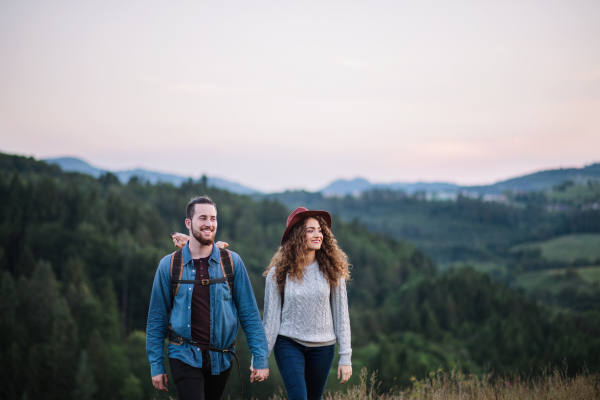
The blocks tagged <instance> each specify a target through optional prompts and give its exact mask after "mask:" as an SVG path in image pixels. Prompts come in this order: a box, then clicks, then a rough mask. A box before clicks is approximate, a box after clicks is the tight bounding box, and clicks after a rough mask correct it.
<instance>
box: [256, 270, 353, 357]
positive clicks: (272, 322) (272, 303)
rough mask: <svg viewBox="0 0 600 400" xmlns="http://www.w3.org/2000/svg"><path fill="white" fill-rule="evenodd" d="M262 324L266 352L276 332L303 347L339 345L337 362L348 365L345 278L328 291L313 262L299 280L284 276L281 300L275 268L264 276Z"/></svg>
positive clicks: (348, 329) (350, 353)
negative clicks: (265, 278)
mask: <svg viewBox="0 0 600 400" xmlns="http://www.w3.org/2000/svg"><path fill="white" fill-rule="evenodd" d="M263 326H264V328H265V332H266V334H267V342H268V344H269V354H271V351H272V350H273V347H275V340H276V339H277V335H282V336H287V337H289V338H291V339H294V340H296V341H297V342H299V343H301V344H303V345H305V346H326V345H330V344H333V343H335V342H336V340H337V343H338V346H339V353H340V362H339V364H340V365H351V364H352V363H351V361H350V359H351V357H352V348H351V345H350V316H349V315H348V295H347V293H346V281H345V280H343V279H341V280H340V281H339V284H338V286H337V288H335V289H334V290H333V292H330V288H329V284H328V283H327V280H326V279H325V277H324V276H323V274H322V273H321V271H320V270H319V265H318V264H317V262H316V261H315V262H314V263H312V264H311V265H309V266H308V267H306V270H305V272H304V276H303V278H302V282H296V281H294V280H292V279H288V280H287V281H286V284H285V301H284V304H283V309H282V308H281V293H279V290H278V288H277V282H276V281H275V268H272V269H271V271H269V274H268V275H267V282H266V286H265V309H264V317H263Z"/></svg>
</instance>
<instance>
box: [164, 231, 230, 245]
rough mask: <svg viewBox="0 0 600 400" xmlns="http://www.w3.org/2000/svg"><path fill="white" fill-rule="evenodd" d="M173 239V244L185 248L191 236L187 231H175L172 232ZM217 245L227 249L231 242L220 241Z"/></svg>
mask: <svg viewBox="0 0 600 400" xmlns="http://www.w3.org/2000/svg"><path fill="white" fill-rule="evenodd" d="M171 239H173V244H174V245H175V247H177V248H178V249H183V248H184V247H185V244H186V243H187V242H188V240H190V237H189V236H188V235H186V234H185V233H179V232H173V233H172V234H171ZM217 247H218V248H220V249H225V248H227V247H229V243H227V242H221V241H219V242H217Z"/></svg>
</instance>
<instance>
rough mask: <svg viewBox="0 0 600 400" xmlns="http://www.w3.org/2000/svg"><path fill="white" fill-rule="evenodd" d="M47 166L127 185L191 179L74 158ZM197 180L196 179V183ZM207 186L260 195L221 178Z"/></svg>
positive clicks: (177, 183) (210, 180)
mask: <svg viewBox="0 0 600 400" xmlns="http://www.w3.org/2000/svg"><path fill="white" fill-rule="evenodd" d="M44 161H45V162H46V163H48V164H54V165H58V166H59V167H60V168H61V169H62V170H63V171H68V172H80V173H82V174H87V175H91V176H93V177H94V178H98V177H99V176H101V175H103V174H106V173H107V172H110V173H112V174H114V175H115V176H116V177H117V178H118V179H119V181H121V182H122V183H127V182H129V180H130V179H131V178H133V177H138V178H139V179H141V180H142V181H144V182H149V183H151V184H157V183H159V182H163V183H171V184H173V185H175V186H181V184H183V183H184V182H187V181H188V180H190V179H192V178H191V177H189V176H180V175H172V174H163V173H161V172H155V171H148V170H145V169H141V168H136V169H131V170H123V171H109V170H105V169H100V168H96V167H94V166H92V165H90V164H88V163H87V162H85V161H83V160H81V159H79V158H75V157H60V158H48V159H44ZM197 180H198V179H196V181H197ZM207 183H208V186H212V187H216V188H219V189H224V190H228V191H230V192H232V193H237V194H260V192H259V191H257V190H254V189H251V188H249V187H246V186H242V185H240V184H239V183H235V182H231V181H228V180H226V179H222V178H215V177H208V182H207Z"/></svg>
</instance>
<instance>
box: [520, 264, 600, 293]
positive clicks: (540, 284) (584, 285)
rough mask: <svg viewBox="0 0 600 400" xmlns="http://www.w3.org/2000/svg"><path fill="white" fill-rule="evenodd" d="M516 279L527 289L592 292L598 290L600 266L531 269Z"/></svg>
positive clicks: (554, 291) (555, 291)
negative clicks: (570, 289) (568, 289)
mask: <svg viewBox="0 0 600 400" xmlns="http://www.w3.org/2000/svg"><path fill="white" fill-rule="evenodd" d="M516 279H517V285H519V286H520V287H522V288H523V289H525V290H527V291H532V290H536V289H544V290H545V291H549V292H551V293H553V294H557V293H559V292H560V291H562V290H564V289H567V288H573V289H575V290H577V291H582V292H591V291H595V290H598V284H599V283H600V266H593V267H583V268H567V269H550V270H541V271H530V272H525V273H522V274H520V275H519V276H517V278H516Z"/></svg>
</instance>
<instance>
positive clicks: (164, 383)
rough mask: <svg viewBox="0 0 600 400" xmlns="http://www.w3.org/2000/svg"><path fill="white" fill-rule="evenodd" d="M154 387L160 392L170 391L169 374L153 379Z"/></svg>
mask: <svg viewBox="0 0 600 400" xmlns="http://www.w3.org/2000/svg"><path fill="white" fill-rule="evenodd" d="M152 385H154V387H155V388H157V389H158V390H162V391H163V392H168V391H169V388H168V386H169V378H168V377H167V374H162V375H156V376H153V377H152Z"/></svg>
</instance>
